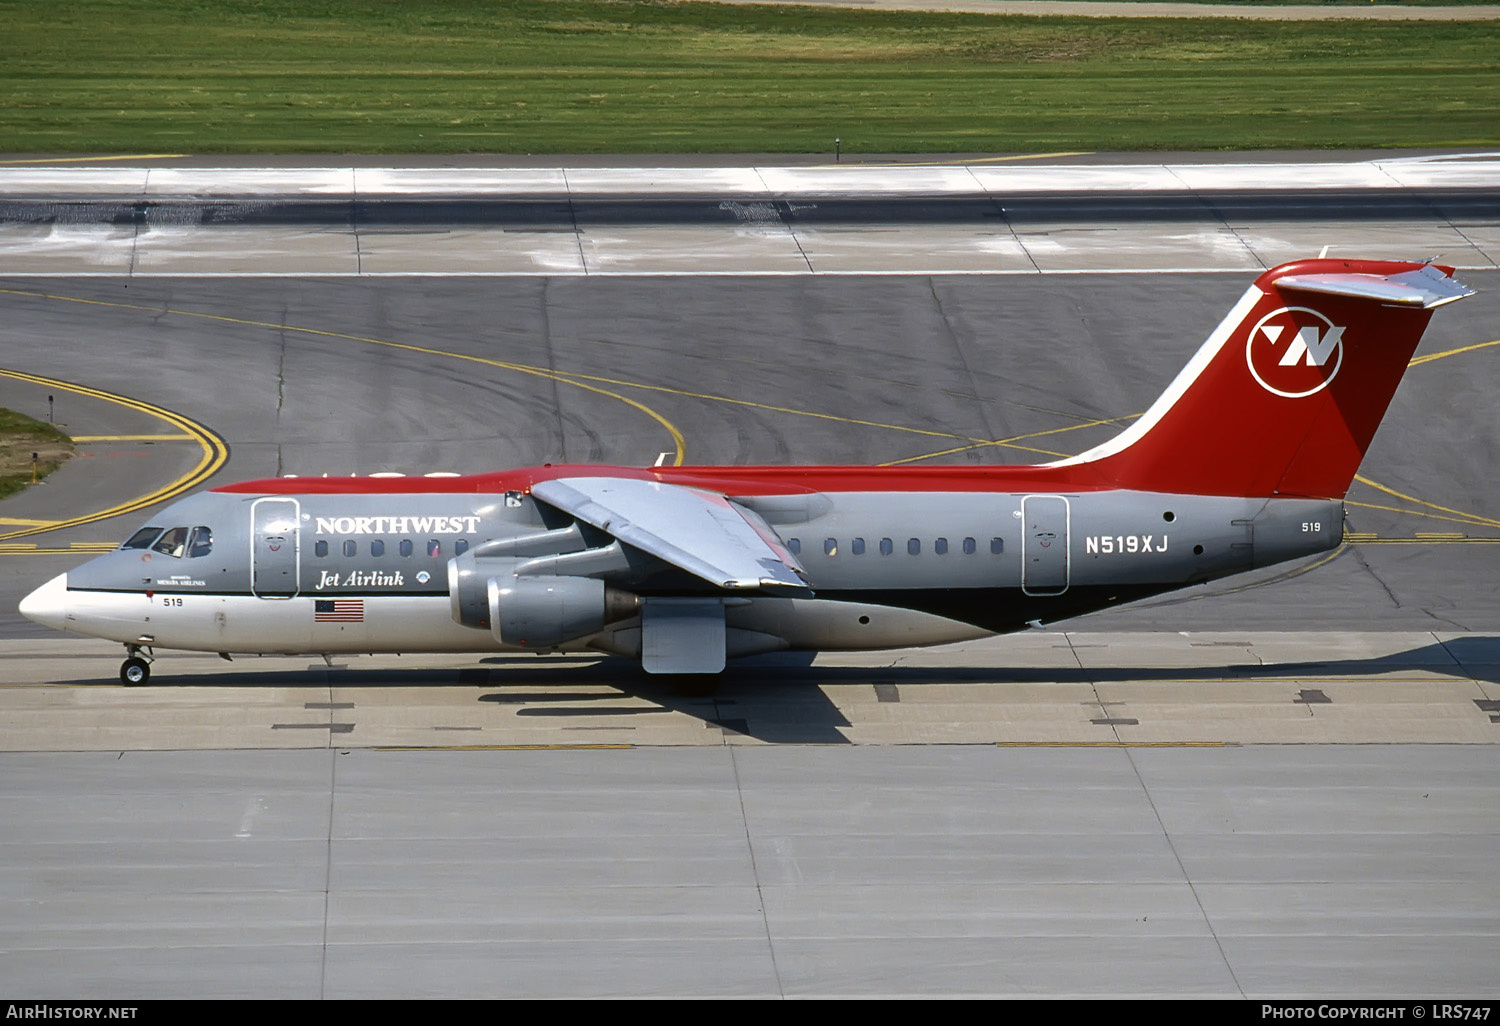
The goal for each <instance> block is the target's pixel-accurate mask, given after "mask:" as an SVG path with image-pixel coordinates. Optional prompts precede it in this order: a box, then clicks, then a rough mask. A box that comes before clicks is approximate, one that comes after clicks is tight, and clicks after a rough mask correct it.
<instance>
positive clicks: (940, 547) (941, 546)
mask: <svg viewBox="0 0 1500 1026" xmlns="http://www.w3.org/2000/svg"><path fill="white" fill-rule="evenodd" d="M932 551H933V552H936V553H937V554H938V555H939V556H946V555H947V554H948V539H947V538H939V539H938V540H937V541H935V542H933V543H932Z"/></svg>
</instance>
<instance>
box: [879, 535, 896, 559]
mask: <svg viewBox="0 0 1500 1026" xmlns="http://www.w3.org/2000/svg"><path fill="white" fill-rule="evenodd" d="M895 551H896V547H895V546H894V545H892V544H891V540H890V539H889V538H882V539H880V554H881V555H882V556H889V555H890V554H891V553H892V552H895Z"/></svg>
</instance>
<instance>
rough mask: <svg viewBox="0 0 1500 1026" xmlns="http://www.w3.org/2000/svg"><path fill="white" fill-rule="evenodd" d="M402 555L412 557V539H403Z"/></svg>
mask: <svg viewBox="0 0 1500 1026" xmlns="http://www.w3.org/2000/svg"><path fill="white" fill-rule="evenodd" d="M401 555H403V556H410V555H411V539H410V538H403V539H401Z"/></svg>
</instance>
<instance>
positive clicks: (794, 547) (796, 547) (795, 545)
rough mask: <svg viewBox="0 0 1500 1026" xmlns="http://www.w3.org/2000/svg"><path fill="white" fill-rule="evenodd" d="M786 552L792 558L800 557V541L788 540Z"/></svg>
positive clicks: (796, 539)
mask: <svg viewBox="0 0 1500 1026" xmlns="http://www.w3.org/2000/svg"><path fill="white" fill-rule="evenodd" d="M786 550H787V551H788V552H790V553H791V554H792V555H794V556H800V555H802V539H801V538H788V539H787V540H786Z"/></svg>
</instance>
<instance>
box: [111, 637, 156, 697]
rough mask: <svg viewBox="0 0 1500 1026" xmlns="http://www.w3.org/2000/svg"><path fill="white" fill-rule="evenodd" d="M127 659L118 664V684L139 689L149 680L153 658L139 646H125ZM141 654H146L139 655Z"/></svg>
mask: <svg viewBox="0 0 1500 1026" xmlns="http://www.w3.org/2000/svg"><path fill="white" fill-rule="evenodd" d="M125 651H126V652H127V653H129V658H128V659H126V660H125V661H124V662H123V663H121V664H120V683H121V684H124V685H125V686H126V687H139V686H140V685H142V684H145V683H146V682H148V681H149V680H150V679H151V660H152V659H154V658H155V656H153V655H152V654H151V650H150V649H143V648H141V646H139V645H126V646H125ZM142 652H145V653H146V654H145V655H144V656H142V655H141V653H142Z"/></svg>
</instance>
